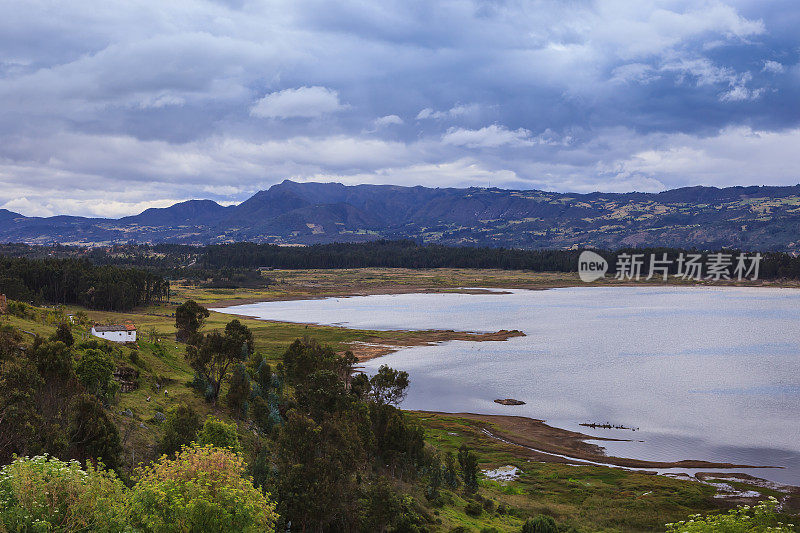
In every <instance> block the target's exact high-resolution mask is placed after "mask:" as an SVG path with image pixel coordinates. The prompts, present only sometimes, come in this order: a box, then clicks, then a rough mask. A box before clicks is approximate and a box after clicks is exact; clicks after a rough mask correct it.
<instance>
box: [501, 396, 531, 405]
mask: <svg viewBox="0 0 800 533" xmlns="http://www.w3.org/2000/svg"><path fill="white" fill-rule="evenodd" d="M494 403H499V404H500V405H525V402H523V401H522V400H515V399H514V398H506V399H504V400H500V399H498V400H495V401H494Z"/></svg>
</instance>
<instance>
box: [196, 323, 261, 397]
mask: <svg viewBox="0 0 800 533" xmlns="http://www.w3.org/2000/svg"><path fill="white" fill-rule="evenodd" d="M252 353H253V333H252V332H251V331H250V329H249V328H248V327H247V326H245V325H244V324H242V323H241V322H239V321H238V320H231V321H230V322H228V324H227V325H226V326H225V334H224V335H223V334H221V333H220V332H218V331H212V332H211V333H209V334H208V335H205V336H204V337H203V338H202V340H201V341H200V342H199V343H198V345H197V346H194V345H191V344H190V345H189V346H187V347H186V359H187V361H189V365H191V367H192V368H193V369H194V370H195V371H196V372H197V373H198V374H199V375H200V376H201V377H202V378H203V379H205V380H206V381H207V382H208V383H209V385H210V386H211V391H210V395H209V396H210V399H211V402H212V403H214V404H216V402H217V398H218V397H219V391H220V389H221V388H222V384H223V382H224V381H225V380H226V379H227V377H228V370H229V368H230V366H231V365H233V364H235V363H240V362H243V361H245V360H247V358H248V357H249V356H250V354H252Z"/></svg>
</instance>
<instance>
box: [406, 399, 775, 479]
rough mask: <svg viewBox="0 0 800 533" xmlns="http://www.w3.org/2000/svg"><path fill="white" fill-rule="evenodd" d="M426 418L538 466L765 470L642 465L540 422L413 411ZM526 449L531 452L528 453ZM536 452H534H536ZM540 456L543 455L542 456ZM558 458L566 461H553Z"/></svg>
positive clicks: (705, 465) (686, 463)
mask: <svg viewBox="0 0 800 533" xmlns="http://www.w3.org/2000/svg"><path fill="white" fill-rule="evenodd" d="M415 412H417V413H421V414H424V415H426V416H430V417H437V416H441V417H455V418H462V419H467V420H472V421H475V422H477V423H478V425H479V426H482V427H483V429H485V430H486V431H485V433H487V436H488V437H489V438H492V437H494V438H497V439H498V440H502V441H505V442H507V443H509V444H513V445H517V446H519V447H521V448H523V449H525V450H526V452H527V454H529V455H530V456H531V458H535V459H536V460H537V461H542V462H555V463H567V464H569V463H572V464H580V463H581V462H582V461H591V462H595V463H605V464H609V465H614V466H619V467H624V468H659V469H661V468H693V469H696V468H709V469H716V468H719V469H731V468H742V469H747V468H769V467H767V466H760V465H741V464H733V463H712V462H709V461H695V460H685V461H676V462H660V461H644V460H640V459H628V458H625V457H611V456H607V455H606V454H605V453H604V451H603V448H602V447H601V446H598V445H596V444H592V443H590V442H586V441H587V440H594V441H615V440H617V441H619V440H626V439H608V438H601V437H593V436H591V435H586V434H583V433H578V432H576V431H569V430H566V429H560V428H556V427H552V426H548V425H547V424H545V423H544V421H542V420H536V419H533V418H526V417H524V416H513V415H481V414H476V413H440V412H435V411H415ZM529 448H534V450H530V449H529ZM537 450H538V451H537ZM542 452H543V453H542ZM550 454H558V455H563V456H566V457H557V456H554V455H550Z"/></svg>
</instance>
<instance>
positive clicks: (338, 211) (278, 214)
mask: <svg viewBox="0 0 800 533" xmlns="http://www.w3.org/2000/svg"><path fill="white" fill-rule="evenodd" d="M378 238H412V239H420V240H422V241H424V242H431V243H440V244H448V245H480V246H503V247H510V248H527V249H537V248H561V249H564V248H574V247H588V246H591V247H598V248H604V249H614V248H619V247H626V246H627V247H629V246H671V247H684V248H691V247H697V248H702V249H717V248H721V247H735V248H741V249H749V250H775V251H787V252H798V251H800V185H796V186H792V187H730V188H724V189H719V188H715V187H687V188H681V189H673V190H669V191H664V192H661V193H636V192H633V193H591V194H569V193H556V192H545V191H537V190H505V189H497V188H489V189H486V188H468V189H455V188H427V187H400V186H394V185H356V186H345V185H342V184H338V183H295V182H292V181H289V180H286V181H284V182H282V183H280V184H278V185H274V186H272V187H270V188H269V189H268V190H265V191H260V192H258V193H256V194H255V195H253V196H252V197H251V198H250V199H248V200H246V201H245V202H242V203H241V204H239V205H237V206H231V207H223V206H220V205H219V204H217V203H215V202H212V201H210V200H192V201H188V202H181V203H179V204H175V205H173V206H171V207H168V208H164V209H148V210H146V211H144V212H143V213H141V214H139V215H136V216H130V217H125V218H121V219H99V218H83V217H74V216H55V217H49V218H41V217H26V216H23V215H20V214H18V213H12V212H10V211H6V210H0V242H26V243H32V244H51V243H64V244H110V243H127V242H147V243H160V242H175V243H185V244H211V243H224V242H238V241H253V242H266V243H275V244H315V243H328V242H361V241H366V240H374V239H378Z"/></svg>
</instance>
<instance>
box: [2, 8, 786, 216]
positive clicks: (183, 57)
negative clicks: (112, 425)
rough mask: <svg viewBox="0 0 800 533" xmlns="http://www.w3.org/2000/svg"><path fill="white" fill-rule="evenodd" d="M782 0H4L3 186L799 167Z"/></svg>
mask: <svg viewBox="0 0 800 533" xmlns="http://www.w3.org/2000/svg"><path fill="white" fill-rule="evenodd" d="M797 28H800V4H798V2H797V1H796V0H775V1H768V0H743V1H732V0H724V1H723V0H719V1H702V0H694V1H682V0H663V1H658V0H637V1H635V2H632V1H630V0H594V1H588V0H587V1H582V0H552V1H547V0H542V1H540V0H527V1H520V2H516V1H511V0H509V1H504V0H474V1H448V0H442V1H437V2H431V1H430V0H398V1H394V0H372V1H350V0H337V1H335V2H331V1H320V0H267V1H264V0H261V1H248V0H213V1H211V0H169V1H164V0H135V1H131V0H125V1H115V0H106V1H104V2H96V1H92V2H89V1H86V0H72V1H70V2H58V1H55V0H50V1H47V0H6V1H4V2H0V208H6V209H9V210H12V211H16V212H19V213H22V214H25V215H29V216H50V215H54V214H72V215H83V216H102V217H120V216H125V215H129V214H135V213H138V212H141V211H142V210H144V209H146V208H148V207H164V206H168V205H170V204H172V203H175V202H178V201H182V200H187V199H191V198H209V199H213V200H216V201H218V202H220V203H222V204H231V203H238V202H241V201H243V200H245V199H247V198H248V197H249V196H251V195H252V194H253V193H255V192H256V191H258V190H261V189H265V188H268V187H269V186H270V185H272V184H275V183H279V182H281V181H283V180H284V179H292V180H294V181H300V182H303V181H336V182H340V183H345V184H359V183H391V184H397V185H425V186H430V187H470V186H479V187H485V186H492V187H503V188H515V189H544V190H554V191H571V192H591V191H613V192H623V191H634V190H635V191H645V192H657V191H661V190H665V189H670V188H675V187H683V186H689V185H713V186H718V187H724V186H730V185H794V184H797V183H800V32H798V31H797Z"/></svg>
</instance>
